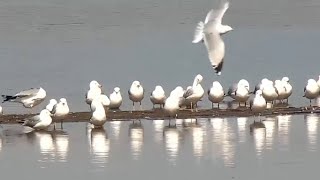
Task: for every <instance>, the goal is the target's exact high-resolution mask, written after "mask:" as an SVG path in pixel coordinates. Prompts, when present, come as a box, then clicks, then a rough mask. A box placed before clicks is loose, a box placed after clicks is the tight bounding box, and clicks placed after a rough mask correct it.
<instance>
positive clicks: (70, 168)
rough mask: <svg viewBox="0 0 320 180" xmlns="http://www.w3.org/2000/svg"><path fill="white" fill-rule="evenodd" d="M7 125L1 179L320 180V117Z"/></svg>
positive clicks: (0, 143)
mask: <svg viewBox="0 0 320 180" xmlns="http://www.w3.org/2000/svg"><path fill="white" fill-rule="evenodd" d="M262 119H263V120H264V121H262V123H259V122H258V121H257V122H256V123H254V121H253V119H252V118H243V117H239V118H226V119H222V118H209V119H197V120H196V119H178V120H177V122H176V126H174V124H175V123H174V122H173V121H172V122H171V126H169V122H168V121H166V120H153V121H145V120H142V121H141V124H140V123H139V122H138V121H136V122H135V123H133V122H131V121H127V122H119V121H117V122H108V123H106V125H105V126H104V129H90V128H88V127H87V124H86V123H65V124H64V129H63V130H56V131H35V132H31V133H22V129H21V127H20V126H19V125H3V127H2V129H1V131H0V132H1V134H0V161H1V163H0V172H1V176H2V177H10V178H12V179H18V178H22V177H23V178H32V177H37V179H43V178H45V179H56V178H63V179H71V178H79V179H87V178H89V177H104V178H112V179H127V178H128V179H150V178H152V179H191V178H198V179H208V178H216V179H244V180H247V179H301V178H304V177H308V179H313V178H314V179H316V178H317V177H318V165H319V163H318V161H319V160H320V156H319V152H318V151H319V148H320V140H319V128H318V126H319V120H320V116H317V115H314V114H310V115H305V116H302V115H297V116H289V115H284V116H277V117H266V118H265V117H263V118H262Z"/></svg>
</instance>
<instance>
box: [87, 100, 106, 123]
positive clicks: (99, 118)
mask: <svg viewBox="0 0 320 180" xmlns="http://www.w3.org/2000/svg"><path fill="white" fill-rule="evenodd" d="M101 101H102V98H101V97H100V96H99V97H96V98H94V99H93V100H92V102H91V105H90V107H91V111H92V115H91V118H90V123H91V124H92V125H93V126H94V128H99V127H102V126H103V125H104V123H105V122H106V121H107V117H106V111H105V109H104V107H103V104H102V102H101Z"/></svg>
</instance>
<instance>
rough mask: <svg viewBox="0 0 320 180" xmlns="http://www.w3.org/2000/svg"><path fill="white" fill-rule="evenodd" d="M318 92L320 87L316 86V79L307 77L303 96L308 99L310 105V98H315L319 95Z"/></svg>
mask: <svg viewBox="0 0 320 180" xmlns="http://www.w3.org/2000/svg"><path fill="white" fill-rule="evenodd" d="M319 93H320V87H319V86H318V84H317V82H316V80H314V79H309V80H308V84H307V86H306V87H305V88H304V95H303V97H306V98H308V99H309V100H310V106H311V100H312V99H315V98H317V97H318V96H319Z"/></svg>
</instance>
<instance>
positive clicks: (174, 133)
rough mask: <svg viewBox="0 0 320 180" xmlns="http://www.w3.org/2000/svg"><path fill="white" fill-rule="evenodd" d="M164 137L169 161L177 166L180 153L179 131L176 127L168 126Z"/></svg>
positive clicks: (164, 131)
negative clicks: (176, 162)
mask: <svg viewBox="0 0 320 180" xmlns="http://www.w3.org/2000/svg"><path fill="white" fill-rule="evenodd" d="M163 136H164V142H165V146H166V152H167V155H168V160H169V161H170V162H173V163H174V164H175V161H176V159H177V156H178V151H179V141H180V135H179V131H178V129H177V127H176V126H166V127H165V128H164V129H163Z"/></svg>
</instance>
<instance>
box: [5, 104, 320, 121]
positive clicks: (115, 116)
mask: <svg viewBox="0 0 320 180" xmlns="http://www.w3.org/2000/svg"><path fill="white" fill-rule="evenodd" d="M307 113H320V108H319V107H281V108H273V109H270V110H266V111H265V112H264V113H262V114H261V115H262V116H267V115H285V114H292V115H293V114H307ZM30 116H33V115H32V114H7V115H2V116H0V123H1V124H16V123H19V121H21V120H23V119H24V118H28V117H30ZM90 116H91V113H90V112H72V113H70V114H69V115H67V116H66V117H64V118H63V119H57V118H54V120H55V122H60V121H61V120H63V121H64V122H87V121H88V120H89V119H90ZM250 116H254V114H253V113H252V112H251V110H250V109H249V108H245V107H243V108H238V109H201V110H198V112H191V111H190V110H180V111H179V112H178V118H179V119H186V118H213V117H221V118H225V117H250ZM107 118H108V120H110V121H130V120H135V119H145V120H154V119H169V117H168V116H167V115H166V114H165V113H164V112H163V111H162V109H155V110H144V111H132V112H131V111H112V110H109V111H107Z"/></svg>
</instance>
